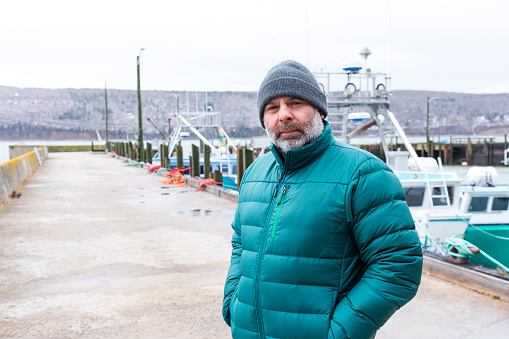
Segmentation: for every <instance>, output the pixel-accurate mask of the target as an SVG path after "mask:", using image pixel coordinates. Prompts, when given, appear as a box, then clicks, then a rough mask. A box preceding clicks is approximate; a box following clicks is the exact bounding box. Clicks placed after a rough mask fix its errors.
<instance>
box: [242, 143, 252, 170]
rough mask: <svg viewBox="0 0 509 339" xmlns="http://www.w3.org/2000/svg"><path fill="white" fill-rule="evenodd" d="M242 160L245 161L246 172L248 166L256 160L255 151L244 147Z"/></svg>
mask: <svg viewBox="0 0 509 339" xmlns="http://www.w3.org/2000/svg"><path fill="white" fill-rule="evenodd" d="M242 158H243V159H242V161H243V165H244V166H243V168H244V172H245V171H246V170H247V168H248V167H249V165H251V164H252V163H253V161H254V154H253V151H251V150H249V149H247V148H244V150H243V156H242Z"/></svg>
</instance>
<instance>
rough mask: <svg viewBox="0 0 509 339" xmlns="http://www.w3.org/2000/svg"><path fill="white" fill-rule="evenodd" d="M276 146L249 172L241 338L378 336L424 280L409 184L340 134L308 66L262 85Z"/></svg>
mask: <svg viewBox="0 0 509 339" xmlns="http://www.w3.org/2000/svg"><path fill="white" fill-rule="evenodd" d="M257 104H258V111H259V115H260V122H261V124H262V126H263V127H264V128H266V130H267V134H268V136H269V138H270V139H271V141H272V144H271V151H272V152H269V153H267V154H265V155H263V156H261V157H259V158H258V159H257V160H256V161H255V162H254V163H253V164H252V165H251V166H250V167H249V168H248V169H247V171H246V172H245V174H244V176H243V178H242V184H241V187H240V192H239V194H240V195H239V203H238V207H237V211H236V213H235V218H234V221H233V223H232V227H233V230H234V233H233V237H232V245H233V251H232V256H231V266H230V270H229V271H228V277H227V280H226V284H225V290H224V301H223V317H224V319H225V321H226V323H227V324H228V325H230V326H231V330H232V336H233V337H234V338H336V339H337V338H355V339H357V338H373V337H374V336H375V334H376V331H377V330H378V329H379V328H380V327H381V326H382V325H383V324H384V323H385V322H386V321H387V319H389V317H390V316H391V315H392V314H393V313H394V312H395V311H396V310H398V309H399V308H400V307H402V306H403V305H404V304H405V303H407V302H408V301H409V300H410V299H411V298H413V296H414V295H415V293H416V292H417V287H418V285H419V283H420V277H421V269H422V251H421V247H420V242H419V239H418V237H417V233H416V231H415V228H414V223H413V219H412V216H411V215H410V212H409V210H408V207H407V205H406V203H405V195H404V193H403V189H402V188H401V185H400V183H399V181H398V179H397V178H396V176H395V175H394V174H393V173H392V171H391V170H390V169H389V168H388V167H387V166H386V165H385V164H384V163H383V162H382V161H380V160H379V159H378V158H376V157H374V156H373V155H371V154H369V153H367V152H364V151H362V150H358V149H355V148H353V147H350V146H348V145H346V144H344V143H341V142H338V141H336V140H335V139H334V138H333V136H332V134H331V128H330V126H329V124H328V123H327V122H326V121H325V120H323V119H324V118H325V117H326V116H327V99H326V96H325V95H324V93H323V92H322V91H321V90H320V87H319V86H318V83H317V82H316V79H315V78H314V77H313V75H312V74H311V73H310V72H309V70H308V69H307V68H306V67H304V66H303V65H301V64H299V63H297V62H294V61H285V62H282V63H280V64H278V65H276V66H275V67H273V68H272V69H271V70H270V71H269V72H268V74H267V76H266V78H265V79H264V81H263V82H262V84H261V86H260V90H259V92H258V100H257Z"/></svg>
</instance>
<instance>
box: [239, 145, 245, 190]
mask: <svg viewBox="0 0 509 339" xmlns="http://www.w3.org/2000/svg"><path fill="white" fill-rule="evenodd" d="M243 149H244V146H239V147H238V148H237V191H238V190H239V188H240V182H241V181H242V176H243V175H244V157H243V155H244V152H243Z"/></svg>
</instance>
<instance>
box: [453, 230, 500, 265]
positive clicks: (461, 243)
mask: <svg viewBox="0 0 509 339" xmlns="http://www.w3.org/2000/svg"><path fill="white" fill-rule="evenodd" d="M444 247H445V249H446V250H447V251H448V254H449V255H450V256H453V257H457V258H470V257H471V256H473V255H475V254H476V253H474V251H473V250H472V249H478V250H479V253H480V254H482V255H484V256H485V257H486V258H487V259H488V260H490V261H491V262H492V263H494V264H495V265H497V266H498V267H500V268H501V269H503V270H505V271H506V272H507V273H509V268H507V267H506V266H504V265H503V264H502V263H501V262H499V261H497V260H496V259H495V258H493V257H492V256H490V255H489V254H488V253H486V252H484V251H483V250H481V249H480V248H478V247H477V246H475V245H474V244H472V243H470V242H468V241H466V240H465V239H460V238H456V237H455V236H452V237H449V238H445V242H444ZM453 250H456V251H457V252H453Z"/></svg>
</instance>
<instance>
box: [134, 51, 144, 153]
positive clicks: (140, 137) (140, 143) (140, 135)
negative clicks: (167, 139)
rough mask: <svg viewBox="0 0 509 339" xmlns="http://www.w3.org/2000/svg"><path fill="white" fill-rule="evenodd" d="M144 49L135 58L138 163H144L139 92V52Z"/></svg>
mask: <svg viewBox="0 0 509 339" xmlns="http://www.w3.org/2000/svg"><path fill="white" fill-rule="evenodd" d="M144 49H145V48H142V49H140V55H138V56H137V57H136V64H137V71H138V154H139V158H138V161H145V159H144V156H143V124H142V117H141V90H140V58H141V52H142V51H143V50H144Z"/></svg>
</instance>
